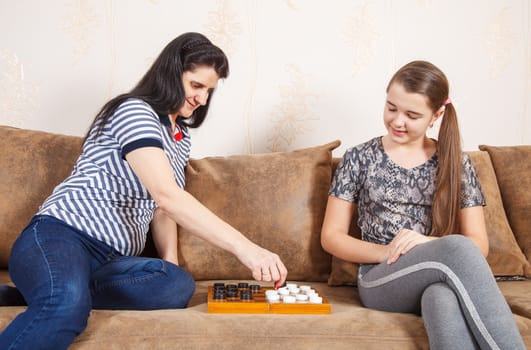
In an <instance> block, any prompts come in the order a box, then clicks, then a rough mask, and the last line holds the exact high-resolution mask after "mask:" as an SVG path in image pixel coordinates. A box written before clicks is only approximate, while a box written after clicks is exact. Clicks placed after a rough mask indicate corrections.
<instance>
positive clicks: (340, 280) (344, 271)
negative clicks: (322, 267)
mask: <svg viewBox="0 0 531 350" xmlns="http://www.w3.org/2000/svg"><path fill="white" fill-rule="evenodd" d="M467 154H468V155H469V156H470V159H471V161H472V163H473V165H474V167H475V169H476V172H477V175H478V177H479V181H480V183H481V188H482V190H483V194H484V195H485V201H486V202H487V205H486V206H485V209H484V213H485V221H486V226H487V234H488V236H489V244H490V247H489V255H488V257H487V261H488V263H489V265H490V267H491V269H492V272H493V274H494V275H495V276H522V275H525V272H526V266H527V265H528V264H529V263H528V261H527V260H526V258H525V256H524V255H523V253H522V251H521V249H520V247H519V246H518V244H517V242H516V240H515V238H514V235H513V232H512V231H511V227H510V226H509V223H508V221H507V217H506V216H505V212H504V210H503V204H502V201H501V195H500V191H499V189H498V184H497V181H496V174H495V173H494V169H493V167H492V164H491V162H490V158H489V155H488V154H487V152H482V151H471V152H467ZM356 217H357V216H356V215H355V217H354V218H353V221H355V220H357V218H356ZM351 232H355V233H354V234H355V235H358V237H359V233H358V232H356V231H354V230H353V229H352V228H351ZM356 280H357V264H353V263H350V262H346V261H344V260H341V259H339V258H336V257H333V258H332V270H331V272H330V277H329V279H328V284H329V285H332V286H338V285H343V284H356Z"/></svg>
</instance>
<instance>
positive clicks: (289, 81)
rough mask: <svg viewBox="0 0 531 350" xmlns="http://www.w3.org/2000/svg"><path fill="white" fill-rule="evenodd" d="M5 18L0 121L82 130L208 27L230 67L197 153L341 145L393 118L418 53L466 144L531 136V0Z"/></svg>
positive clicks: (88, 10)
mask: <svg viewBox="0 0 531 350" xmlns="http://www.w3.org/2000/svg"><path fill="white" fill-rule="evenodd" d="M0 31H1V32H2V33H3V34H2V36H0V124H5V125H12V126H16V127H24V128H31V129H38V130H46V131H51V132H57V133H65V134H71V135H83V134H84V133H85V132H86V130H87V127H88V126H89V125H90V123H91V121H92V119H93V117H94V115H95V113H96V112H97V111H98V110H99V108H100V107H101V106H102V105H103V103H104V102H105V101H107V100H108V99H109V98H111V97H113V96H115V95H117V94H119V93H122V92H125V91H127V90H129V89H130V88H131V87H132V86H133V85H134V84H135V83H136V82H137V81H138V79H140V77H141V76H142V75H143V74H144V72H145V71H146V70H147V68H148V67H149V65H150V64H151V62H152V61H153V60H154V58H155V57H156V56H157V55H158V53H159V52H160V50H161V49H162V48H163V47H164V45H165V44H166V43H167V42H169V41H170V40H171V39H173V38H174V37H175V36H177V35H179V34H180V33H183V32H186V31H199V32H202V33H204V34H206V35H207V36H208V37H209V38H210V39H211V40H212V41H213V42H215V43H216V44H217V45H219V46H220V47H222V48H223V49H224V51H225V52H226V53H227V55H228V56H229V59H230V63H231V74H230V76H229V78H228V79H226V80H224V81H222V82H220V84H219V86H218V89H217V91H216V95H215V97H214V100H213V105H212V109H211V113H210V115H209V118H208V119H207V122H206V123H205V125H204V126H203V127H202V128H200V129H199V130H194V131H193V142H194V146H193V151H192V156H194V157H202V156H208V155H229V154H242V153H261V152H273V151H282V150H291V149H297V148H302V147H309V146H313V145H317V144H322V143H325V142H329V141H331V140H335V139H340V140H341V141H342V142H343V144H342V146H341V148H340V149H338V150H337V151H336V155H341V154H342V153H343V151H344V150H345V149H346V148H347V147H349V146H352V145H355V144H358V143H361V142H364V141H366V140H368V139H369V138H371V137H373V136H376V135H380V134H382V133H383V132H384V128H383V122H382V111H383V102H384V98H385V87H386V84H387V81H388V79H389V78H390V77H391V75H392V74H393V72H394V71H395V70H396V69H397V68H398V67H400V66H401V65H403V64H405V63H406V62H408V61H410V60H413V59H426V60H430V61H432V62H433V63H435V64H436V65H438V66H439V67H440V68H442V69H443V70H444V71H445V72H446V74H447V76H448V78H449V79H450V83H451V97H452V99H453V101H454V103H455V105H456V108H457V111H458V114H459V117H460V125H461V129H462V133H463V143H464V147H465V149H467V150H473V149H477V146H478V145H479V144H491V145H514V144H531V104H530V102H531V5H530V1H529V0H488V1H485V0H467V1H461V0H330V1H322V0H268V1H260V0H198V1H190V0H187V1H184V0H60V1H59V0H49V1H46V2H43V1H31V0H19V1H7V0H0ZM436 131H437V128H434V130H433V131H432V132H433V135H432V136H434V137H435V136H436Z"/></svg>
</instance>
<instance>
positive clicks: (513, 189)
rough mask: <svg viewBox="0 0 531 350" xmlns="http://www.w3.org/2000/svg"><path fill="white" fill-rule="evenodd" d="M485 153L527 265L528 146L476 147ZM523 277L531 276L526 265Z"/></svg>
mask: <svg viewBox="0 0 531 350" xmlns="http://www.w3.org/2000/svg"><path fill="white" fill-rule="evenodd" d="M479 147H480V149H482V150H485V151H487V152H488V153H489V156H490V159H491V160H492V165H493V166H494V171H495V172H496V178H497V179H498V185H499V187H500V192H501V197H502V200H503V206H504V208H505V212H506V213H507V218H508V219H509V224H510V225H511V228H512V230H513V232H514V235H515V237H516V240H517V241H518V244H519V245H520V247H521V248H522V251H523V252H524V254H525V256H526V257H527V261H528V262H530V261H531V214H530V213H531V193H530V191H529V189H530V188H531V176H530V174H531V146H530V145H527V146H505V147H494V146H486V145H481V146H479ZM526 274H527V275H528V276H530V275H531V265H529V264H528V267H527V270H526Z"/></svg>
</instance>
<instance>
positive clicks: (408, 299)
mask: <svg viewBox="0 0 531 350" xmlns="http://www.w3.org/2000/svg"><path fill="white" fill-rule="evenodd" d="M440 118H442V122H441V127H440V130H439V136H438V140H437V141H435V140H433V139H430V138H428V137H427V136H426V131H427V130H428V128H429V127H431V126H433V124H434V123H435V122H436V121H437V120H438V119H440ZM384 124H385V127H386V129H387V134H386V135H384V136H383V137H376V138H374V139H372V140H370V141H368V142H366V143H363V144H361V145H358V146H356V147H353V148H351V149H349V150H347V151H346V153H345V155H344V157H343V159H342V161H341V163H340V165H339V167H338V169H337V171H336V173H335V175H334V179H333V181H332V185H331V189H330V192H329V194H330V196H329V199H328V204H327V209H326V215H325V220H324V224H323V228H322V236H321V242H322V245H323V247H324V249H325V250H327V251H328V252H330V253H331V254H333V255H335V256H337V257H339V258H342V259H344V260H347V261H352V262H357V263H360V264H361V267H360V272H359V278H358V288H359V292H360V298H361V301H362V303H363V305H364V306H366V307H369V308H374V309H378V310H384V311H390V312H409V313H417V314H421V315H422V316H423V318H424V323H425V326H426V331H427V334H428V337H429V342H430V349H476V348H481V349H524V345H523V342H522V339H521V336H520V334H519V332H518V329H517V327H516V324H515V321H514V319H513V316H512V314H511V312H510V310H509V307H508V306H507V304H506V302H505V299H504V297H503V295H502V294H501V292H500V291H499V289H498V287H497V285H496V282H495V280H494V278H493V276H492V273H491V270H490V268H489V266H488V264H487V262H486V260H485V257H486V256H487V254H488V249H489V244H488V238H487V233H486V228H485V223H484V217H483V205H484V204H485V203H484V199H483V194H482V192H481V188H480V184H479V181H478V178H477V176H476V173H475V170H474V168H473V166H472V164H471V162H470V159H469V158H468V157H467V156H466V154H463V153H462V151H461V145H460V135H459V129H458V124H457V115H456V111H455V108H454V106H453V104H452V102H451V100H450V99H449V85H448V81H447V79H446V77H445V75H444V74H443V72H441V71H440V70H439V69H438V68H437V67H435V66H434V65H433V64H431V63H429V62H424V61H414V62H411V63H409V64H407V65H405V66H404V67H402V68H401V69H400V70H398V71H397V72H396V73H395V75H394V76H393V77H392V78H391V81H390V82H389V85H388V87H387V99H386V103H385V110H384ZM355 210H357V211H358V214H359V220H358V225H359V227H360V228H361V231H362V239H361V240H360V239H356V238H354V237H351V236H349V234H348V232H349V226H350V223H351V219H352V215H353V213H354V211H355Z"/></svg>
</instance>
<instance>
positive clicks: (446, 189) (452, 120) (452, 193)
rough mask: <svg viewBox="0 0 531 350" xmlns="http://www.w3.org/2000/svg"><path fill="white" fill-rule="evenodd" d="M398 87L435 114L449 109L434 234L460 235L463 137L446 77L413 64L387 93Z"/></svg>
mask: <svg viewBox="0 0 531 350" xmlns="http://www.w3.org/2000/svg"><path fill="white" fill-rule="evenodd" d="M395 82H396V83H398V84H400V85H402V86H403V87H404V89H405V90H406V91H407V92H410V93H418V94H422V95H424V96H426V97H427V99H428V105H429V107H430V108H431V110H432V111H433V113H435V112H436V111H437V110H439V108H441V107H442V106H445V111H444V115H443V116H442V122H441V127H440V129H439V135H438V137H437V138H438V141H437V155H438V159H439V165H438V170H437V179H436V189H435V195H434V198H433V205H432V230H431V234H433V235H436V236H444V235H448V234H452V233H458V232H459V220H458V215H459V210H460V208H461V171H462V151H461V136H460V133H459V125H458V123H457V113H456V110H455V108H454V106H453V104H451V103H450V104H447V103H445V102H446V101H447V100H448V94H449V89H450V88H449V84H448V79H447V78H446V76H445V75H444V73H443V72H442V71H441V70H440V69H439V68H437V67H436V66H434V65H433V64H431V63H429V62H426V61H413V62H410V63H408V64H406V65H405V66H404V67H402V68H400V69H399V70H398V71H397V72H396V73H395V75H394V76H393V77H392V78H391V81H390V82H389V85H388V86H387V90H389V87H390V86H391V84H393V83H395Z"/></svg>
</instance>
